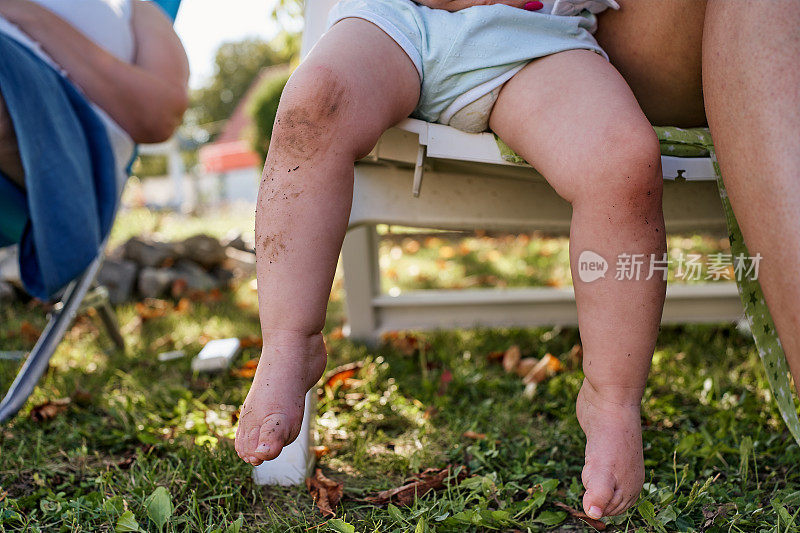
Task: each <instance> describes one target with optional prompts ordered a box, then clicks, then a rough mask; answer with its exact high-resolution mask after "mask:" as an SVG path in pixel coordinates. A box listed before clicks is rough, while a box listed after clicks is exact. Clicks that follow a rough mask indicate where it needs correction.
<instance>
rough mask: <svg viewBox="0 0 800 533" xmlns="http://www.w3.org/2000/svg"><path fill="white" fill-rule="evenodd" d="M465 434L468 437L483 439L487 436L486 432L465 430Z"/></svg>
mask: <svg viewBox="0 0 800 533" xmlns="http://www.w3.org/2000/svg"><path fill="white" fill-rule="evenodd" d="M464 436H465V437H466V438H468V439H475V440H483V439H485V438H486V433H476V432H474V431H465V432H464Z"/></svg>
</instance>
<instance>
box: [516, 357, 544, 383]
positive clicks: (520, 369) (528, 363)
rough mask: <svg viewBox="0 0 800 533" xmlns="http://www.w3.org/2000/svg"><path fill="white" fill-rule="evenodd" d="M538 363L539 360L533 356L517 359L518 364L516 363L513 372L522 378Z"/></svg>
mask: <svg viewBox="0 0 800 533" xmlns="http://www.w3.org/2000/svg"><path fill="white" fill-rule="evenodd" d="M538 363H539V360H538V359H536V358H535V357H525V358H523V359H520V360H519V364H517V368H516V370H515V372H516V373H517V375H518V376H519V377H521V378H524V377H525V376H527V375H528V372H530V371H531V370H533V367H535V366H536V365H537V364H538Z"/></svg>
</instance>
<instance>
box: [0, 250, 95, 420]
mask: <svg viewBox="0 0 800 533" xmlns="http://www.w3.org/2000/svg"><path fill="white" fill-rule="evenodd" d="M101 263H102V257H98V258H97V259H95V260H94V261H92V263H91V264H90V265H89V267H88V268H87V269H86V271H85V272H84V273H83V275H81V277H79V278H78V279H77V280H75V281H73V282H72V283H71V284H70V285H69V286H68V287H67V290H66V291H65V292H64V297H63V298H62V300H61V301H62V304H63V305H62V306H61V308H60V309H58V310H56V311H55V312H54V313H53V315H52V317H51V318H50V321H49V322H48V323H47V326H46V327H45V328H44V331H43V332H42V334H41V336H40V337H39V340H38V341H36V345H35V346H34V347H33V350H31V353H30V355H29V356H28V359H27V360H26V361H25V364H24V365H22V368H20V370H19V373H18V374H17V377H16V378H15V379H14V382H13V383H12V384H11V387H10V388H9V389H8V392H7V393H6V395H5V397H4V398H3V400H2V402H0V422H3V421H5V420H7V419H9V418H11V417H12V416H14V415H15V414H17V412H18V411H19V410H20V409H21V408H22V406H23V405H25V402H26V401H27V399H28V397H29V396H30V395H31V393H32V392H33V390H34V389H35V388H36V384H37V383H38V382H39V379H40V378H41V377H42V374H44V373H45V371H46V370H47V367H48V366H49V363H50V357H52V356H53V353H54V352H55V351H56V348H58V345H59V343H60V342H61V339H63V338H64V334H65V333H66V332H67V329H68V328H69V326H70V324H71V323H72V320H73V319H74V318H75V314H76V313H77V311H78V309H79V308H80V305H81V302H82V301H83V297H84V295H85V294H86V291H88V290H89V288H90V287H91V286H92V282H93V281H94V278H95V276H96V275H97V271H98V270H99V269H100V264H101Z"/></svg>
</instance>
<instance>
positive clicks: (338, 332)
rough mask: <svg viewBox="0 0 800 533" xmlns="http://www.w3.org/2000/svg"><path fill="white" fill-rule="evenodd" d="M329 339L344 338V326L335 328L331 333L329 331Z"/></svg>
mask: <svg viewBox="0 0 800 533" xmlns="http://www.w3.org/2000/svg"><path fill="white" fill-rule="evenodd" d="M328 339H330V340H332V341H338V340H341V339H344V330H342V328H334V329H333V330H332V331H331V332H330V333H328Z"/></svg>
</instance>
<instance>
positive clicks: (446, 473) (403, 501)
mask: <svg viewBox="0 0 800 533" xmlns="http://www.w3.org/2000/svg"><path fill="white" fill-rule="evenodd" d="M453 470H454V468H453V467H452V466H449V465H448V467H447V468H442V469H437V468H428V469H427V470H425V471H424V472H421V473H420V474H418V475H416V476H414V477H412V478H411V479H409V480H407V482H406V483H405V484H404V485H402V486H400V487H396V488H393V489H389V490H383V491H381V492H378V493H377V494H375V495H373V496H367V497H366V498H364V499H365V500H366V501H368V502H369V503H373V504H375V505H385V504H388V503H395V504H397V505H406V506H408V505H411V504H412V503H414V500H416V499H417V498H421V497H422V496H424V495H425V494H427V493H428V492H430V491H432V490H438V489H442V488H444V487H445V486H446V485H447V480H448V479H449V478H450V477H451V475H452V472H453ZM466 477H467V471H466V469H465V468H459V471H458V474H457V475H456V479H455V483H456V484H457V483H459V482H460V481H461V480H463V479H464V478H466Z"/></svg>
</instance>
